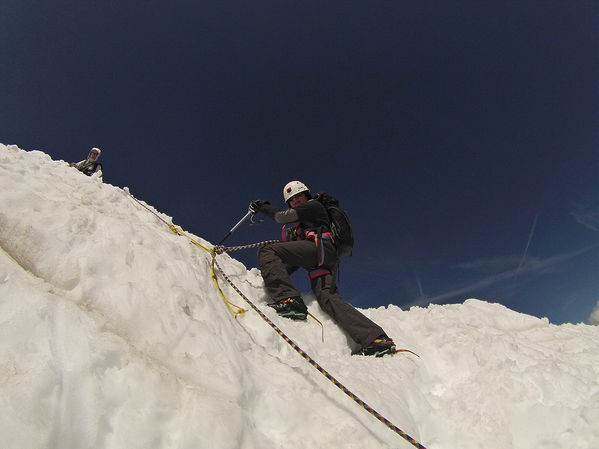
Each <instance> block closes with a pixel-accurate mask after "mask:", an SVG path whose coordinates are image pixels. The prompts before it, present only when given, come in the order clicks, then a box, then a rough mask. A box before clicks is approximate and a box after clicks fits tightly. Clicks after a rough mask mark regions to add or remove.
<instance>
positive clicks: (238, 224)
mask: <svg viewBox="0 0 599 449" xmlns="http://www.w3.org/2000/svg"><path fill="white" fill-rule="evenodd" d="M252 215H253V212H252V211H248V213H247V214H245V215H244V216H243V218H242V219H241V220H239V221H238V222H237V224H236V225H235V226H233V227H232V228H231V230H230V231H229V232H227V234H226V235H225V236H224V237H223V238H222V239H221V240H220V242H218V243H217V244H216V246H220V245H222V244H223V242H224V241H225V240H227V239H228V238H229V237H230V236H231V234H233V233H234V232H235V231H236V230H237V228H238V227H239V226H241V224H242V223H243V222H244V221H245V220H247V219H248V218H250V217H251V216H252Z"/></svg>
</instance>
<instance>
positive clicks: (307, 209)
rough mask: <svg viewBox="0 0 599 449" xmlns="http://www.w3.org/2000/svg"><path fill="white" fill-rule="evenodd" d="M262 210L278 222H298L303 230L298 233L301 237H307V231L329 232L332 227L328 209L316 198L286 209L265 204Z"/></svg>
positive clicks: (298, 225) (299, 227)
mask: <svg viewBox="0 0 599 449" xmlns="http://www.w3.org/2000/svg"><path fill="white" fill-rule="evenodd" d="M260 212H262V213H263V214H264V215H266V216H267V217H270V218H272V219H273V220H274V221H276V222H277V223H281V224H286V223H295V222H297V228H298V230H299V231H301V232H298V233H297V234H298V237H299V238H300V239H303V238H305V237H304V234H305V232H306V231H313V232H316V233H318V232H327V231H329V230H330V227H331V223H330V221H329V215H328V214H327V210H326V209H325V207H324V206H323V205H322V203H321V202H320V201H318V200H314V199H312V200H308V202H306V203H304V204H300V205H299V206H297V207H296V208H294V209H292V208H289V209H285V210H283V209H279V208H277V207H274V206H272V205H270V204H264V205H263V206H262V207H260Z"/></svg>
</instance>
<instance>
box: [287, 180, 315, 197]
mask: <svg viewBox="0 0 599 449" xmlns="http://www.w3.org/2000/svg"><path fill="white" fill-rule="evenodd" d="M302 192H306V193H307V194H308V198H310V189H308V187H306V184H304V183H303V182H300V181H291V182H288V183H287V185H285V187H283V198H285V202H287V201H289V199H290V198H291V197H292V196H295V195H297V194H299V193H302Z"/></svg>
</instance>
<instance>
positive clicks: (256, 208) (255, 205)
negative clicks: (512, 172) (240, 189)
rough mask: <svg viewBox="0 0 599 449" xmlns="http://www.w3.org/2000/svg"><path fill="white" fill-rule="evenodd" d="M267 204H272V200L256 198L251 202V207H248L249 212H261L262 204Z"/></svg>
mask: <svg viewBox="0 0 599 449" xmlns="http://www.w3.org/2000/svg"><path fill="white" fill-rule="evenodd" d="M265 204H270V202H269V201H266V200H254V201H252V202H251V203H250V207H248V212H251V213H252V214H256V213H258V212H260V208H262V206H264V205H265Z"/></svg>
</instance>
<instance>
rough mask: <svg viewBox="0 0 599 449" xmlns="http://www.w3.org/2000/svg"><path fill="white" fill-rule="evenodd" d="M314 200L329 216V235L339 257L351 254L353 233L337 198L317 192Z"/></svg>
mask: <svg viewBox="0 0 599 449" xmlns="http://www.w3.org/2000/svg"><path fill="white" fill-rule="evenodd" d="M315 199H317V200H318V201H320V202H321V203H322V205H323V206H324V207H325V209H326V210H327V213H328V214H329V220H330V221H331V234H333V239H334V240H335V246H336V247H337V253H338V254H339V257H343V256H347V255H348V254H351V252H352V249H353V247H354V231H353V229H352V227H351V223H350V221H349V216H348V215H347V212H345V211H344V210H343V209H341V208H340V207H339V201H338V200H337V198H335V197H333V196H331V195H329V194H327V193H324V192H319V193H317V194H316V196H315Z"/></svg>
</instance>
